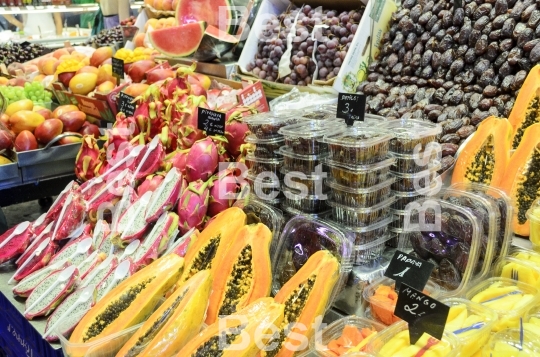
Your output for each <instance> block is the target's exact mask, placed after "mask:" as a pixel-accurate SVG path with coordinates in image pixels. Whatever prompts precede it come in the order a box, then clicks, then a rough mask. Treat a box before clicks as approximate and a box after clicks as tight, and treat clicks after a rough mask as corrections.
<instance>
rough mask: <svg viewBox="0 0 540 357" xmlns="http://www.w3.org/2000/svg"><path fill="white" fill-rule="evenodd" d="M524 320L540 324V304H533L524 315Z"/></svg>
mask: <svg viewBox="0 0 540 357" xmlns="http://www.w3.org/2000/svg"><path fill="white" fill-rule="evenodd" d="M523 322H529V323H532V324H535V325H537V326H540V306H538V305H537V306H533V307H531V308H530V309H529V311H527V313H526V314H525V316H524V317H523Z"/></svg>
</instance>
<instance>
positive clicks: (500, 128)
mask: <svg viewBox="0 0 540 357" xmlns="http://www.w3.org/2000/svg"><path fill="white" fill-rule="evenodd" d="M511 136H512V126H511V125H510V122H509V121H508V120H507V119H505V118H497V117H494V116H490V117H488V118H486V119H485V120H484V121H482V123H481V124H480V125H479V126H478V130H477V131H476V132H475V133H474V136H473V137H472V138H471V139H469V141H468V142H467V143H466V144H465V145H464V146H463V147H462V149H461V153H460V154H459V157H458V158H457V160H456V163H455V165H454V173H453V174H452V184H455V183H458V182H474V183H481V184H484V185H488V186H494V187H498V186H499V185H500V182H501V180H502V177H503V175H504V171H505V170H506V166H507V165H508V161H509V159H510V143H511Z"/></svg>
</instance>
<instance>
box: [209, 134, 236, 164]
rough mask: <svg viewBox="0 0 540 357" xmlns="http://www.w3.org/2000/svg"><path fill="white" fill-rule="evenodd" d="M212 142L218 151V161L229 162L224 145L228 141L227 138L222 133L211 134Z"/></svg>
mask: <svg viewBox="0 0 540 357" xmlns="http://www.w3.org/2000/svg"><path fill="white" fill-rule="evenodd" d="M210 138H211V139H212V141H213V142H214V144H216V149H217V152H218V162H229V161H231V155H230V154H229V153H228V152H227V149H226V146H227V144H228V143H229V142H228V140H227V138H226V137H224V136H223V135H213V136H210Z"/></svg>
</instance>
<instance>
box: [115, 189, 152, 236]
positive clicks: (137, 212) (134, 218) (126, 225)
mask: <svg viewBox="0 0 540 357" xmlns="http://www.w3.org/2000/svg"><path fill="white" fill-rule="evenodd" d="M150 197H152V191H148V192H146V193H145V194H144V195H142V196H141V197H139V199H138V200H137V201H135V203H133V205H131V207H129V208H128V209H127V210H126V212H124V214H123V215H122V217H120V220H119V221H118V225H117V227H116V230H115V232H113V233H111V235H112V238H111V239H112V242H113V244H114V245H116V246H118V247H125V246H126V245H127V244H129V243H130V242H132V241H134V240H135V239H140V238H142V236H143V235H144V233H145V232H146V229H147V227H148V223H146V220H145V219H144V214H145V211H146V207H148V203H149V202H150Z"/></svg>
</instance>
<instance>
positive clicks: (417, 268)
mask: <svg viewBox="0 0 540 357" xmlns="http://www.w3.org/2000/svg"><path fill="white" fill-rule="evenodd" d="M433 268H435V265H433V263H430V262H426V261H425V260H422V259H419V258H415V257H413V256H411V255H409V254H406V253H403V252H400V251H399V250H396V252H395V253H394V256H393V257H392V260H391V261H390V264H389V265H388V268H387V269H386V271H385V272H384V276H386V277H388V278H390V279H394V280H395V281H396V290H398V289H399V286H400V285H401V283H405V284H407V285H409V286H412V287H413V288H415V289H418V290H420V291H422V290H424V287H425V286H426V283H427V282H428V280H429V277H430V275H431V272H432V271H433Z"/></svg>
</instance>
